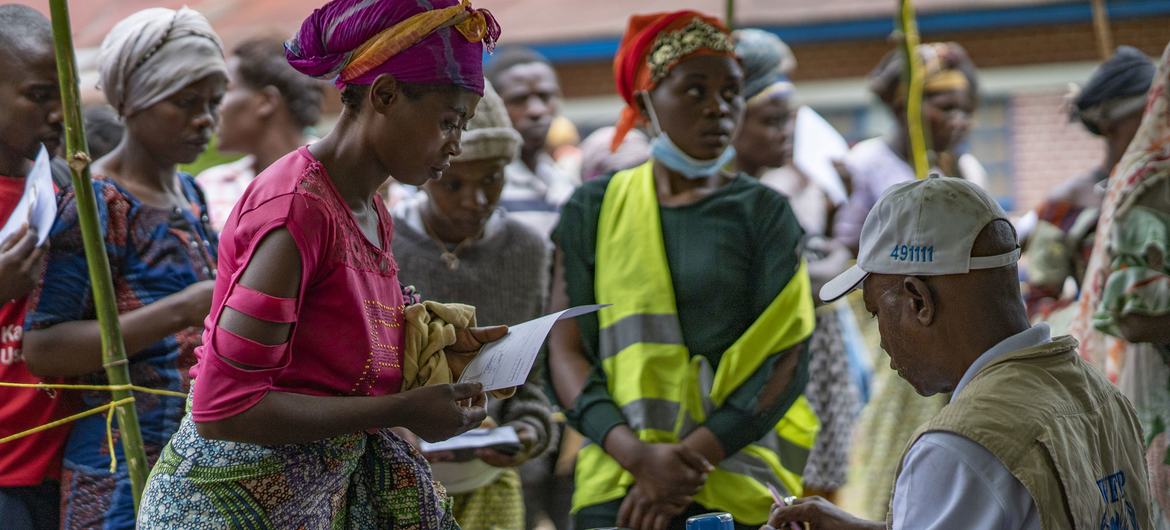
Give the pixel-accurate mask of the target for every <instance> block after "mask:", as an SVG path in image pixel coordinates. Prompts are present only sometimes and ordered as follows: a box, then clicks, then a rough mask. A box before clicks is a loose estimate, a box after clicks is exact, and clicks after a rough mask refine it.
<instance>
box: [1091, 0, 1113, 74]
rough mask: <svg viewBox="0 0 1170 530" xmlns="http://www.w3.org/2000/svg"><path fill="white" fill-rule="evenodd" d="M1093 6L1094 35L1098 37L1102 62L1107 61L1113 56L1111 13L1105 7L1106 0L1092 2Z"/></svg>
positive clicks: (1092, 0) (1093, 0)
mask: <svg viewBox="0 0 1170 530" xmlns="http://www.w3.org/2000/svg"><path fill="white" fill-rule="evenodd" d="M1090 1H1091V3H1092V4H1093V33H1094V34H1096V35H1097V48H1098V49H1099V50H1100V52H1101V60H1102V61H1107V60H1109V58H1110V57H1111V56H1113V30H1112V29H1110V27H1109V11H1108V10H1107V9H1106V7H1105V0H1090Z"/></svg>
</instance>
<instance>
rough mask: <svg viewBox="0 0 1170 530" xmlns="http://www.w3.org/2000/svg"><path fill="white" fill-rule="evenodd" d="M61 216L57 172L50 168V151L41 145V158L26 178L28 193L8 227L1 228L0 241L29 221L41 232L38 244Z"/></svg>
mask: <svg viewBox="0 0 1170 530" xmlns="http://www.w3.org/2000/svg"><path fill="white" fill-rule="evenodd" d="M56 217H57V197H56V194H55V193H54V192H53V174H52V172H51V171H50V170H49V153H48V151H45V147H44V146H41V152H40V153H39V154H37V160H36V162H34V163H33V167H32V171H29V172H28V176H27V177H25V179H24V195H22V196H21V197H20V202H18V203H16V209H14V210H12V215H11V216H10V217H9V218H8V222H6V223H4V227H3V228H0V244H3V243H4V242H5V241H8V238H9V237H12V234H15V233H16V232H17V231H18V230H20V226H21V225H23V224H25V223H28V226H29V228H30V229H32V230H35V231H36V233H37V245H40V244H42V243H44V242H45V240H46V239H48V238H49V230H51V229H52V228H53V219H55V218H56Z"/></svg>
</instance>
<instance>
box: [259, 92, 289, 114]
mask: <svg viewBox="0 0 1170 530" xmlns="http://www.w3.org/2000/svg"><path fill="white" fill-rule="evenodd" d="M257 94H258V95H259V97H260V104H259V105H257V106H256V114H257V115H259V116H260V117H262V118H267V117H269V116H272V115H273V114H276V111H277V109H279V108H280V105H282V104H283V99H284V98H283V97H282V96H281V95H280V89H278V88H276V87H274V86H272V85H268V86H266V87H264V88H263V89H262V90H259V91H258V92H257Z"/></svg>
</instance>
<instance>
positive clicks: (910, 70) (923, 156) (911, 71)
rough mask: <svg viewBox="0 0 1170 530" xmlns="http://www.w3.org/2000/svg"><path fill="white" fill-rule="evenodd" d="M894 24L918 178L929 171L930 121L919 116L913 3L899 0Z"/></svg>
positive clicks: (913, 164) (912, 161) (920, 82)
mask: <svg viewBox="0 0 1170 530" xmlns="http://www.w3.org/2000/svg"><path fill="white" fill-rule="evenodd" d="M894 25H895V26H896V27H897V28H898V33H899V34H900V35H899V36H900V39H899V40H900V41H901V42H900V44H901V45H902V59H903V61H902V63H903V72H902V81H903V83H904V85H903V86H904V87H905V94H906V133H907V136H909V138H908V140H909V143H910V152H909V153H907V154H908V155H909V158H910V166H911V167H913V168H914V175H915V176H917V177H918V178H920V179H923V178H926V174H927V172H929V171H930V160H929V158H928V157H927V151H928V150H929V149H930V146H929V145H928V144H927V141H928V139H929V134H928V133H929V129H930V125H929V124H928V123H926V122H925V121H924V119H923V116H922V85H923V81H924V78H923V73H922V65H921V64H919V57H918V21H917V20H916V19H915V18H914V4H913V2H912V1H911V0H900V4H899V9H898V14H897V15H896V16H895V17H894Z"/></svg>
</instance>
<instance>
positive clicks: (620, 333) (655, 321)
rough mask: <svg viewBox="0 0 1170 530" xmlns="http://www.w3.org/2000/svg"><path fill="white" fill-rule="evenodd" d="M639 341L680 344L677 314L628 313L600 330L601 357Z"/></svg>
mask: <svg viewBox="0 0 1170 530" xmlns="http://www.w3.org/2000/svg"><path fill="white" fill-rule="evenodd" d="M639 342H649V343H655V344H682V343H683V339H682V330H681V329H680V328H679V326H678V316H677V315H673V314H671V315H647V314H636V315H630V316H628V317H626V318H623V319H621V320H619V321H617V322H614V323H613V324H612V325H610V326H609V327H606V328H605V329H602V330H601V336H600V337H599V343H600V349H601V358H602V359H608V358H610V357H613V356H614V355H617V354H618V353H621V351H622V350H624V349H626V348H628V347H630V346H632V345H634V344H637V343H639Z"/></svg>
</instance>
